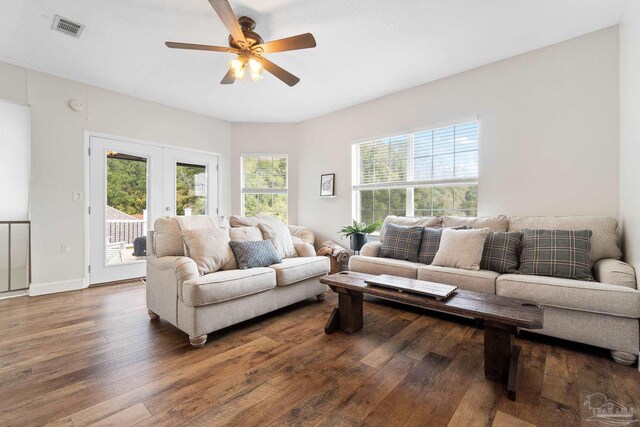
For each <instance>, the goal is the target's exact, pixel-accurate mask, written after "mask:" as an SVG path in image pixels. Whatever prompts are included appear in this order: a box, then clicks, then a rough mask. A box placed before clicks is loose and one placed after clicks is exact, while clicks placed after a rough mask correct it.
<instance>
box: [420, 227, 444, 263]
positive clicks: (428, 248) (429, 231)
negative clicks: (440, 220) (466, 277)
mask: <svg viewBox="0 0 640 427" xmlns="http://www.w3.org/2000/svg"><path fill="white" fill-rule="evenodd" d="M440 237H442V228H429V227H425V228H424V229H423V230H422V243H420V252H419V253H418V262H421V263H423V264H431V263H432V262H433V258H434V257H435V256H436V252H438V248H439V247H440Z"/></svg>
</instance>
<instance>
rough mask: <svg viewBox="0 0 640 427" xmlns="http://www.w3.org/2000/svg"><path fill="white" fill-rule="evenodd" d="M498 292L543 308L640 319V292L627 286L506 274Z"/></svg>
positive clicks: (497, 284)
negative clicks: (546, 306)
mask: <svg viewBox="0 0 640 427" xmlns="http://www.w3.org/2000/svg"><path fill="white" fill-rule="evenodd" d="M496 293H497V294H498V295H503V296H507V297H513V298H520V299H525V300H529V301H534V302H537V303H539V304H542V305H548V306H552V307H559V308H567V309H571V310H581V311H588V312H591V313H601V314H609V315H612V316H622V317H631V318H638V317H640V291H638V290H635V289H630V288H627V287H624V286H615V285H606V284H604V283H598V282H586V281H582V280H572V279H560V278H556V277H545V276H529V275H521V274H503V275H502V276H500V277H498V280H497V281H496Z"/></svg>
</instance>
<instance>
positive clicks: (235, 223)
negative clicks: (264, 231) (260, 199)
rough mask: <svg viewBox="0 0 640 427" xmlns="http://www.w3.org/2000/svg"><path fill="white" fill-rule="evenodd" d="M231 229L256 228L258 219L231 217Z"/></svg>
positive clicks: (258, 222)
mask: <svg viewBox="0 0 640 427" xmlns="http://www.w3.org/2000/svg"><path fill="white" fill-rule="evenodd" d="M229 224H230V225H231V227H257V226H258V224H260V219H259V218H258V217H255V216H240V215H231V216H230V217H229Z"/></svg>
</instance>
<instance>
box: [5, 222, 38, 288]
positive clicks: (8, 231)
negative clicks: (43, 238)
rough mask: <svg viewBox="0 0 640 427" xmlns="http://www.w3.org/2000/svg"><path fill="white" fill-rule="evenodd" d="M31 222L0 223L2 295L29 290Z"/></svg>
mask: <svg viewBox="0 0 640 427" xmlns="http://www.w3.org/2000/svg"><path fill="white" fill-rule="evenodd" d="M30 283H31V222H30V221H0V295H6V294H8V293H12V292H16V291H25V290H27V289H29V284H30Z"/></svg>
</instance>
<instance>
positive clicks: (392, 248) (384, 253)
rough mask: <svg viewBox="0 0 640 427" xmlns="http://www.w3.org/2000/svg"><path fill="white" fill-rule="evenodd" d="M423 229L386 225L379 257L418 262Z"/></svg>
mask: <svg viewBox="0 0 640 427" xmlns="http://www.w3.org/2000/svg"><path fill="white" fill-rule="evenodd" d="M423 229H424V228H423V227H405V226H400V225H395V224H387V225H385V237H384V240H383V241H382V247H381V248H380V252H378V256H379V257H381V258H393V259H404V260H407V261H411V262H418V251H419V250H420V241H421V240H422V230H423Z"/></svg>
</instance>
